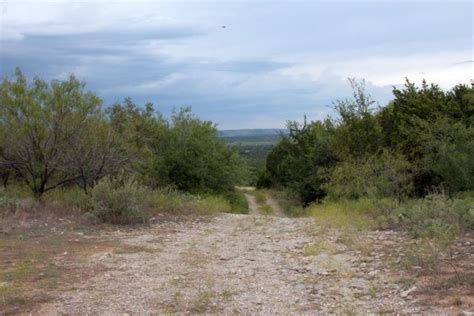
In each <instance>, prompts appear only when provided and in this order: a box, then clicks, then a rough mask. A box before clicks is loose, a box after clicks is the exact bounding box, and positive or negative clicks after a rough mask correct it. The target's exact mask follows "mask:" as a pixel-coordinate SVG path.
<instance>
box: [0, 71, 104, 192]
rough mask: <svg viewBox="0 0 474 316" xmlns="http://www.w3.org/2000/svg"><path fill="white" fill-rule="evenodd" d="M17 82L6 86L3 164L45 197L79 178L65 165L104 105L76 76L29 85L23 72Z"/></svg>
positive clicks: (0, 105)
mask: <svg viewBox="0 0 474 316" xmlns="http://www.w3.org/2000/svg"><path fill="white" fill-rule="evenodd" d="M15 77H16V80H14V81H11V80H9V79H8V78H5V79H4V80H3V82H2V83H1V84H0V117H1V122H0V144H1V147H2V152H1V157H0V162H1V164H2V165H3V166H5V165H8V166H10V167H11V168H12V169H14V170H15V172H16V173H18V175H19V176H20V177H21V178H22V179H23V180H24V181H25V182H26V183H27V185H28V186H29V187H30V188H31V190H32V191H33V193H34V195H35V196H36V197H41V195H42V194H43V193H44V192H46V191H49V190H51V189H54V188H56V187H58V186H61V185H65V184H68V183H72V182H74V181H76V180H77V179H78V178H79V176H78V175H77V174H75V173H71V172H65V161H66V159H67V157H68V156H69V154H70V152H71V149H72V148H74V147H75V146H76V145H77V143H75V142H76V141H77V140H78V139H79V137H78V135H79V134H80V133H81V131H82V129H83V128H85V127H86V125H87V122H88V120H89V119H90V118H91V117H95V116H97V115H99V113H100V105H101V100H100V99H99V98H98V97H97V96H96V95H95V94H93V93H90V92H85V91H84V83H82V82H80V81H78V80H77V79H76V78H75V77H74V76H72V75H71V76H70V77H69V78H68V79H67V80H65V81H52V82H51V83H50V84H47V83H46V82H45V81H43V80H41V79H39V78H35V79H34V80H33V82H32V84H28V82H27V80H26V78H25V76H24V75H23V74H22V73H21V71H20V70H19V69H17V71H16V74H15Z"/></svg>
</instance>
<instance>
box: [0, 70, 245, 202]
mask: <svg viewBox="0 0 474 316" xmlns="http://www.w3.org/2000/svg"><path fill="white" fill-rule="evenodd" d="M84 86H85V85H84V83H82V82H80V81H78V80H77V79H76V78H75V77H74V76H73V75H71V76H70V77H69V78H68V79H67V80H65V81H52V82H51V83H49V84H48V83H46V82H45V81H43V80H41V79H39V78H35V79H34V80H33V82H32V83H29V82H28V81H27V79H26V78H25V76H24V75H23V74H22V73H21V72H20V71H19V70H17V72H16V77H15V78H14V79H13V80H11V79H9V78H4V80H3V81H2V82H1V84H0V104H1V106H0V116H1V117H2V120H0V180H1V181H2V184H3V186H6V185H7V184H8V182H9V180H10V179H12V178H14V180H15V181H21V182H23V183H25V184H26V185H27V186H28V187H29V188H30V189H31V191H32V192H33V193H34V195H35V196H36V197H37V198H41V197H42V196H43V195H44V193H45V192H49V191H51V190H53V189H56V188H60V187H66V186H67V187H71V186H74V185H77V186H79V187H81V188H82V189H83V190H84V192H89V191H90V190H91V189H92V188H93V187H94V186H95V185H96V184H97V183H98V182H99V181H100V180H101V179H102V178H104V177H106V176H108V177H116V176H118V175H121V174H125V175H127V176H129V177H133V178H134V179H137V180H138V181H139V182H140V183H142V184H144V185H147V186H148V187H150V188H152V189H157V188H163V187H167V186H170V185H172V186H175V187H177V188H178V189H179V190H182V191H186V192H192V193H196V194H206V193H212V194H225V193H228V192H232V191H233V189H234V186H235V185H236V184H238V183H239V182H241V181H242V180H243V179H244V176H245V174H246V170H245V168H244V167H243V163H242V161H241V159H240V158H239V156H238V154H237V152H236V151H235V150H233V149H231V148H228V147H227V146H226V145H225V143H224V142H223V141H222V140H221V139H220V138H219V137H218V133H217V129H216V127H215V126H214V124H213V123H211V122H207V121H201V120H200V119H198V118H196V117H195V116H193V115H192V113H191V110H190V109H188V108H187V109H182V110H180V111H178V112H175V113H173V115H172V116H171V118H169V119H166V118H164V117H163V116H161V115H160V114H159V113H157V112H155V110H154V108H153V105H152V104H151V103H147V104H145V106H144V107H143V108H141V107H139V106H138V105H136V104H135V103H133V101H132V100H131V99H129V98H126V99H125V100H124V102H123V103H116V104H114V105H112V106H111V107H110V108H108V109H107V110H106V111H104V110H103V109H102V108H101V103H102V101H101V100H100V99H99V98H98V97H97V96H96V95H95V94H94V93H91V92H87V91H85V90H84Z"/></svg>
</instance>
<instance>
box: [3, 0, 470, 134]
mask: <svg viewBox="0 0 474 316" xmlns="http://www.w3.org/2000/svg"><path fill="white" fill-rule="evenodd" d="M473 6H474V1H464V2H459V1H449V0H448V1H428V0H425V1H407V0H406V1H389V0H387V1H384V0H379V1H375V0H371V1H297V0H293V1H268V0H253V1H243V0H242V1H226V0H220V1H208V2H204V1H179V0H174V1H159V0H158V1H156V0H155V1H140V0H138V1H130V0H129V1H101V0H94V1H89V0H81V1H64V0H63V1H60V0H57V1H33V0H15V1H10V0H7V1H3V2H0V76H1V77H5V76H12V75H13V73H14V70H15V67H20V69H21V70H22V71H23V72H24V73H25V74H26V75H27V76H28V77H29V78H33V77H34V76H39V77H41V78H43V79H46V80H56V79H57V80H62V79H65V78H67V76H68V75H69V74H71V73H74V74H75V75H76V76H77V77H78V78H80V79H81V80H83V81H85V82H86V84H87V85H86V88H87V89H89V90H92V91H94V92H96V93H97V94H98V95H99V96H100V97H101V98H102V99H103V102H104V106H109V105H111V104H113V103H114V102H119V101H121V100H123V98H124V97H131V98H132V99H133V100H134V101H135V102H136V103H138V104H144V103H145V102H147V101H150V102H153V103H154V104H155V107H156V109H157V110H158V111H160V112H162V113H164V114H165V115H167V114H169V113H171V111H172V109H173V108H180V107H183V106H190V107H192V109H193V112H194V113H196V114H197V115H198V116H199V117H200V118H202V119H205V120H211V121H213V122H215V123H216V124H217V125H218V127H219V128H220V129H239V128H283V127H284V126H285V123H286V121H287V120H301V119H302V118H303V116H304V115H307V116H308V118H309V119H312V120H316V119H324V118H325V117H326V116H327V115H331V114H332V113H333V110H332V104H333V102H334V101H335V100H337V99H344V98H347V97H350V95H351V90H350V85H349V84H348V81H347V78H358V79H365V80H366V87H367V91H368V92H369V93H370V94H371V95H372V97H373V99H375V100H376V101H378V102H379V104H380V105H384V104H386V103H387V102H388V101H389V100H390V98H391V96H392V94H391V91H392V89H393V86H398V85H401V84H403V82H404V80H405V77H407V78H409V79H410V80H411V81H413V82H416V83H420V82H421V80H422V79H426V80H427V81H428V82H434V83H437V84H439V85H440V86H441V87H443V88H444V89H449V88H451V87H452V86H454V85H456V84H458V83H464V84H468V83H469V80H470V79H471V78H472V79H474V57H473V43H474V37H473V32H474V31H473V30H474V21H473V16H474V13H473V10H474V8H473ZM223 26H225V27H223Z"/></svg>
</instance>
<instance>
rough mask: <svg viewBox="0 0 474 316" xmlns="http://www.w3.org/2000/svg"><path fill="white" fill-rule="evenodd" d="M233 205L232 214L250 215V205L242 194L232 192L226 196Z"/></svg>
mask: <svg viewBox="0 0 474 316" xmlns="http://www.w3.org/2000/svg"><path fill="white" fill-rule="evenodd" d="M225 198H226V199H227V200H228V201H229V203H230V205H231V212H232V213H237V214H248V212H249V205H248V202H247V199H246V198H245V195H244V194H243V193H242V192H232V193H229V194H226V195H225Z"/></svg>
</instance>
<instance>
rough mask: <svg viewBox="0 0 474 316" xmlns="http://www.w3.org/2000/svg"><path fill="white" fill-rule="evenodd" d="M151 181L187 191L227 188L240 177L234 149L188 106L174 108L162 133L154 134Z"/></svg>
mask: <svg viewBox="0 0 474 316" xmlns="http://www.w3.org/2000/svg"><path fill="white" fill-rule="evenodd" d="M150 149H151V151H152V153H153V162H152V167H151V169H150V170H149V172H150V181H151V182H152V183H150V184H151V185H152V186H164V185H175V186H176V187H177V188H178V189H180V190H184V191H189V192H198V193H199V192H226V191H231V190H233V188H234V186H235V185H236V183H238V182H239V180H240V179H241V177H242V172H243V169H242V163H241V161H240V159H239V157H238V155H237V153H236V152H235V151H234V150H232V149H230V148H228V147H227V146H226V145H225V144H224V143H223V141H222V140H220V139H219V138H218V133H217V129H216V127H215V126H214V125H213V124H212V123H211V122H208V121H201V120H200V119H198V118H196V117H194V116H193V115H192V113H191V110H190V109H189V108H185V109H182V110H181V111H179V112H175V113H174V114H173V115H172V117H171V119H170V122H169V124H168V125H167V128H166V130H165V132H164V137H158V138H154V140H153V141H152V143H151V146H150Z"/></svg>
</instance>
